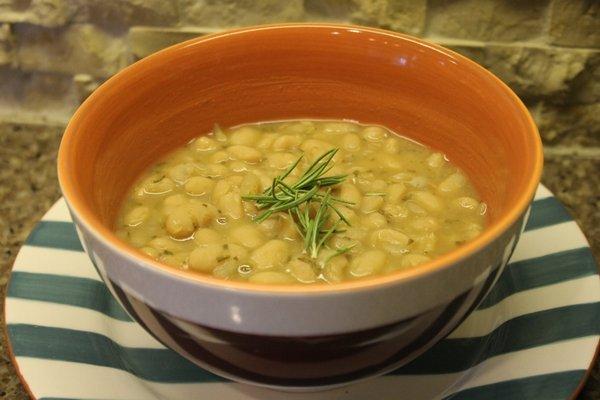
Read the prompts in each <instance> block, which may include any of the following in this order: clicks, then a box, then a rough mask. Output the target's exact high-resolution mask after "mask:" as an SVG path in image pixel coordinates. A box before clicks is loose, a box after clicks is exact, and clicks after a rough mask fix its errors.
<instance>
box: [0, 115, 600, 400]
mask: <svg viewBox="0 0 600 400" xmlns="http://www.w3.org/2000/svg"><path fill="white" fill-rule="evenodd" d="M61 132H62V128H61V127H55V128H53V127H48V126H42V125H40V126H35V125H34V126H32V125H15V124H0V250H1V254H0V310H4V296H5V292H6V283H7V281H8V275H9V271H10V268H11V266H12V264H13V262H14V259H15V257H16V255H17V252H18V251H19V247H20V246H21V244H22V243H23V241H24V240H25V238H26V237H27V235H28V233H29V232H30V231H31V229H32V228H33V227H34V225H35V223H36V221H38V220H39V219H40V218H41V217H42V215H43V214H44V213H45V212H46V210H47V209H48V208H50V206H51V205H52V204H53V203H54V202H55V201H56V200H57V199H58V198H59V197H60V191H59V187H58V182H57V178H56V168H55V162H56V152H57V149H58V144H59V141H60V136H61ZM598 171H600V154H598V155H593V154H592V155H590V154H586V155H585V156H579V155H577V154H569V153H566V154H563V153H557V154H552V153H550V154H548V155H547V158H546V166H545V170H544V177H543V183H545V184H546V185H547V186H548V187H549V188H550V189H551V190H552V191H553V192H554V193H555V194H556V196H557V197H558V198H559V199H560V200H561V201H562V202H563V203H564V204H565V205H566V206H567V207H568V208H569V210H570V211H571V213H572V215H573V216H575V218H576V219H577V221H578V222H579V224H580V225H581V227H582V228H583V231H584V232H585V234H586V236H587V238H588V240H590V242H591V244H592V248H593V252H594V255H595V257H596V259H597V260H600V174H599V173H598ZM2 312H3V311H0V324H4V321H3V319H4V316H3V314H2ZM0 357H1V359H0V399H8V400H27V399H29V397H28V395H27V394H26V393H25V391H24V389H23V387H22V385H21V384H20V383H19V380H18V378H17V376H16V373H15V370H14V368H13V367H12V365H11V363H10V360H9V358H8V355H7V353H6V338H5V337H4V332H2V333H1V334H0ZM578 399H585V400H590V399H594V400H599V399H600V361H598V360H597V361H596V366H595V367H594V369H593V371H592V374H591V376H590V379H589V380H588V382H587V384H586V386H585V388H584V389H583V392H582V393H581V394H580V396H579V397H578Z"/></svg>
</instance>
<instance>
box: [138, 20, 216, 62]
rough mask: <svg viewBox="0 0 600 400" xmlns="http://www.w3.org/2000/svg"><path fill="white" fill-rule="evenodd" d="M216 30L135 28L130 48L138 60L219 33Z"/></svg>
mask: <svg viewBox="0 0 600 400" xmlns="http://www.w3.org/2000/svg"><path fill="white" fill-rule="evenodd" d="M218 31H219V29H215V28H153V27H147V26H135V27H133V28H131V29H130V30H129V37H128V39H129V46H130V48H131V52H132V54H133V55H134V56H135V57H136V58H143V57H146V56H147V55H150V54H152V53H155V52H157V51H158V50H161V49H164V48H165V47H169V46H171V45H174V44H176V43H180V42H183V41H185V40H188V39H193V38H195V37H198V36H202V35H206V34H209V33H213V32H218Z"/></svg>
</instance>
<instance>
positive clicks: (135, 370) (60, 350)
mask: <svg viewBox="0 0 600 400" xmlns="http://www.w3.org/2000/svg"><path fill="white" fill-rule="evenodd" d="M8 332H9V334H10V340H11V344H12V346H13V350H14V352H15V354H16V355H17V356H20V357H34V358H42V359H49V360H60V361H68V362H75V363H82V364H91V365H98V366H102V367H109V368H116V369H120V370H123V371H127V372H131V373H132V374H134V375H137V376H138V377H140V378H142V379H146V380H149V381H160V382H165V383H175V382H198V383H203V382H222V381H225V380H224V379H223V378H221V377H218V376H216V375H213V374H211V373H209V372H206V371H204V370H202V369H200V368H198V367H197V366H196V365H194V364H192V363H191V362H190V361H188V360H186V359H185V358H183V357H181V356H180V355H178V354H177V353H175V352H174V351H171V350H164V349H144V348H141V349H138V348H130V347H123V346H120V345H118V344H117V343H115V342H113V341H112V340H111V339H109V338H107V337H106V336H103V335H100V334H97V333H92V332H84V331H77V330H72V329H60V328H50V327H44V326H35V325H24V324H16V325H9V326H8Z"/></svg>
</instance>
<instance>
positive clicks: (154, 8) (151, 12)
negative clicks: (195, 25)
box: [71, 0, 179, 29]
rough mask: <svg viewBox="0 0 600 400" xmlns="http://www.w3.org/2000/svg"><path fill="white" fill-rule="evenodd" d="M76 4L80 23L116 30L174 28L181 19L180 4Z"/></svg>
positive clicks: (163, 0)
mask: <svg viewBox="0 0 600 400" xmlns="http://www.w3.org/2000/svg"><path fill="white" fill-rule="evenodd" d="M71 1H74V2H76V3H77V5H78V10H77V14H76V16H75V18H74V19H75V21H77V22H91V23H93V24H95V25H101V26H103V27H108V28H113V29H124V28H127V27H130V26H133V25H167V26H168V25H174V24H176V23H177V21H178V18H179V12H178V8H177V0H119V1H114V0H109V1H107V0H71Z"/></svg>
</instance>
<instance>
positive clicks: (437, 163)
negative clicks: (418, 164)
mask: <svg viewBox="0 0 600 400" xmlns="http://www.w3.org/2000/svg"><path fill="white" fill-rule="evenodd" d="M444 161H445V160H444V155H443V154H442V153H433V154H432V155H430V156H429V157H427V165H429V166H430V167H431V168H439V167H441V166H442V165H444Z"/></svg>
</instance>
